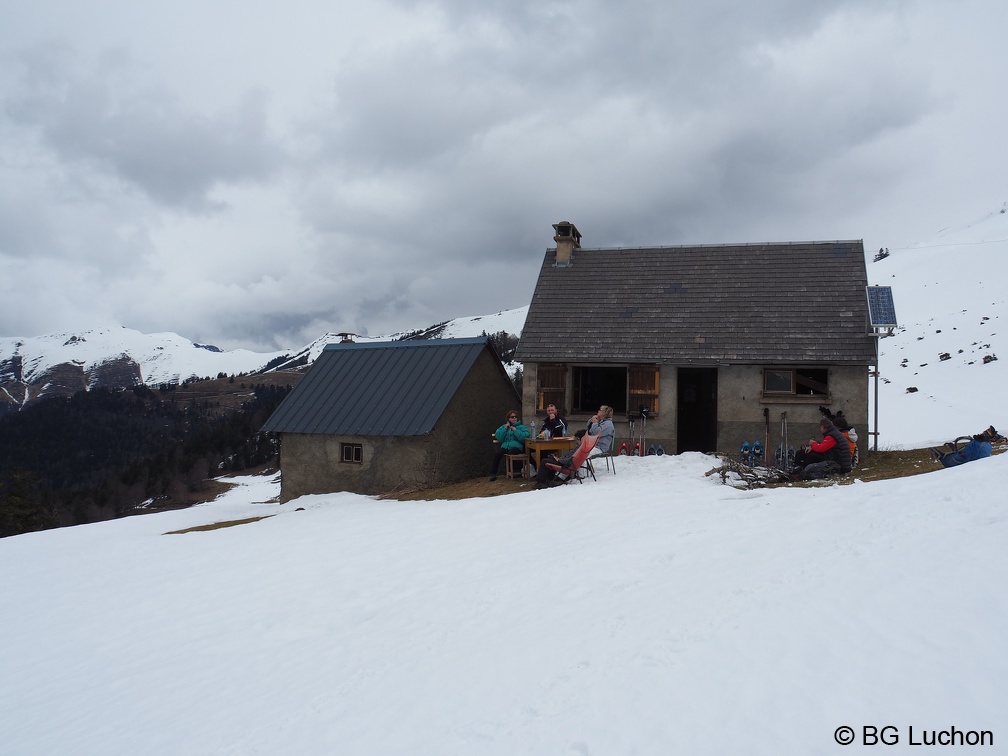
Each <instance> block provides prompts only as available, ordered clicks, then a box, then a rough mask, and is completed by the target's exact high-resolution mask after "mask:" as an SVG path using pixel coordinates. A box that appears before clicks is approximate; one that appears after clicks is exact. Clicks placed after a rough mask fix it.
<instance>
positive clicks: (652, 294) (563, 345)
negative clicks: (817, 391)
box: [516, 241, 876, 365]
mask: <svg viewBox="0 0 1008 756" xmlns="http://www.w3.org/2000/svg"><path fill="white" fill-rule="evenodd" d="M555 261H556V249H555V248H554V249H548V250H546V256H545V258H544V260H543V265H542V269H541V271H540V273H539V279H538V281H537V283H536V288H535V292H534V293H533V295H532V302H531V304H530V305H529V311H528V316H527V318H526V321H525V326H524V328H523V330H522V334H521V341H520V342H519V344H518V350H517V354H516V359H518V360H519V361H530V362H553V361H556V362H577V361H583V362H596V363H607V362H623V363H625V362H652V363H672V364H680V365H685V364H723V363H749V364H751V363H763V364H774V363H785V364H792V363H804V364H809V363H817V364H823V365H829V364H864V365H870V364H874V363H875V359H876V355H875V340H874V339H873V338H872V336H871V335H870V334H869V329H868V308H867V303H866V299H865V294H864V292H865V286H866V285H867V272H866V266H865V258H864V245H863V244H862V242H860V241H826V242H783V243H770V242H768V243H761V244H734V245H699V246H682V247H650V248H626V249H624V248H618V249H613V248H609V249H590V248H579V249H575V250H574V254H573V258H572V261H571V264H570V265H569V266H566V267H557V266H556V264H555Z"/></svg>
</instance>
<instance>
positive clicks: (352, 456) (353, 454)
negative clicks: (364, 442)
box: [340, 444, 364, 465]
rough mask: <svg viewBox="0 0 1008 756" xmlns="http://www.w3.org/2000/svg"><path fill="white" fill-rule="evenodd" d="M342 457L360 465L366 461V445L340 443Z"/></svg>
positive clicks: (346, 460) (345, 460)
mask: <svg viewBox="0 0 1008 756" xmlns="http://www.w3.org/2000/svg"><path fill="white" fill-rule="evenodd" d="M340 459H342V460H343V461H344V462H351V463H354V464H358V465H359V464H360V463H361V462H363V461H364V447H363V446H361V445H360V444H340Z"/></svg>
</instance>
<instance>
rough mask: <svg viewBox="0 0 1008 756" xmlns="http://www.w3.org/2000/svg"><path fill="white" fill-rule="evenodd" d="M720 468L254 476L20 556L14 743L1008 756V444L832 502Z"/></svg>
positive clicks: (72, 532)
mask: <svg viewBox="0 0 1008 756" xmlns="http://www.w3.org/2000/svg"><path fill="white" fill-rule="evenodd" d="M713 464H714V460H713V459H712V458H710V457H705V456H703V455H700V454H685V455H682V456H675V457H674V456H670V455H666V456H664V457H645V458H641V459H637V458H627V459H621V460H620V461H619V469H618V471H617V474H616V475H615V476H613V475H611V474H607V473H604V472H603V473H600V475H599V481H598V483H588V484H585V485H575V484H571V485H568V486H566V487H563V488H558V489H548V490H544V491H530V492H525V493H518V494H513V495H507V496H503V497H497V498H491V499H471V500H466V501H434V502H408V503H404V502H394V501H377V500H373V499H370V498H366V497H362V496H357V495H352V494H336V495H329V496H311V497H305V498H302V499H298V500H296V501H294V502H290V503H287V504H284V505H279V504H276V503H273V502H271V501H270V499H271V498H272V497H273V496H274V495H275V494H276V493H277V492H278V482H277V480H276V479H275V478H273V479H270V478H243V479H240V481H239V482H240V483H241V485H240V486H239V487H237V488H235V489H233V490H232V491H231V492H230V493H228V494H226V495H225V496H223V497H221V498H220V499H219V500H218V501H216V502H214V503H211V504H206V505H202V506H197V507H194V508H192V509H189V510H185V511H179V512H170V513H164V514H156V515H146V516H140V517H133V518H129V519H125V520H118V521H113V522H105V523H101V524H96V525H87V526H82V527H76V528H66V529H62V530H55V531H49V532H44V533H34V534H28V535H24V536H17V537H13V538H7V539H4V540H3V541H0V570H2V573H3V574H4V575H5V576H6V579H5V580H4V581H3V585H2V587H0V604H2V606H3V608H4V622H3V623H0V670H2V676H0V733H2V734H0V741H2V743H3V748H2V750H3V753H5V754H17V755H26V754H95V755H96V756H97V755H99V754H100V755H101V756H108V755H109V754H139V753H142V754H145V755H147V756H154V755H156V754H165V755H166V756H169V755H170V756H175V755H176V754H253V753H255V754H285V755H286V754H327V755H328V754H362V755H363V754H368V755H373V754H508V755H511V754H670V753H682V754H742V753H744V754H774V755H775V756H776V755H779V754H809V753H832V752H834V750H835V749H839V748H840V746H838V745H836V743H835V741H834V735H835V732H836V731H837V728H839V727H842V726H847V727H851V728H853V731H854V734H855V744H856V745H858V746H859V748H858V749H857V750H859V751H860V746H861V744H862V742H863V738H864V736H865V730H864V728H865V727H878V728H882V727H884V726H891V727H894V728H896V730H895V731H894V730H888V731H886V736H887V737H890V738H891V736H892V734H893V732H895V733H896V734H898V736H899V737H900V744H901V745H907V744H908V739H909V736H910V730H909V728H911V727H912V728H913V732H914V733H915V735H914V737H915V738H917V739H920V738H922V737H927V735H925V734H923V733H924V732H925V731H931V732H934V731H940V730H949V728H951V727H955V728H958V730H960V731H963V732H969V731H974V732H977V733H980V732H982V731H989V732H991V733H993V736H994V737H995V738H996V740H995V744H996V747H995V748H989V749H987V750H986V751H985V752H987V753H996V752H1004V750H1003V749H1004V747H1005V746H1004V745H1003V744H1004V743H1005V742H1008V741H1006V739H1008V715H1006V713H1005V712H1006V711H1008V707H1006V697H1005V680H1006V679H1008V653H1006V650H1005V649H1006V645H1005V642H1004V632H1005V628H1006V627H1008V590H1006V588H1008V586H1006V577H1005V576H1006V575H1008V553H1006V550H1005V543H1006V541H1008V513H1006V511H1005V509H1004V504H1003V495H1002V494H1003V490H1004V488H1003V481H1004V479H1005V477H1006V475H1008V455H1004V456H996V457H994V458H991V459H989V460H984V461H981V462H976V463H973V464H969V465H965V466H963V467H960V468H956V469H951V470H940V471H936V472H934V473H930V474H927V475H921V476H917V477H913V478H906V479H902V480H893V481H886V482H878V483H870V484H867V483H856V484H854V485H849V486H826V487H820V488H816V489H812V490H809V489H777V490H762V491H740V490H736V489H734V488H730V487H728V486H724V485H721V484H720V482H719V479H718V477H717V476H711V477H706V476H705V475H704V473H705V472H706V471H708V470H709V469H710V468H711V467H712V466H713ZM256 516H267V519H263V520H260V521H257V522H253V523H250V524H244V525H238V526H235V527H230V528H225V529H218V530H212V531H206V532H190V533H185V534H175V535H169V534H167V533H168V531H173V530H180V529H183V528H188V527H192V526H196V525H201V524H206V523H212V522H217V521H223V520H232V519H238V518H246V517H256ZM869 732H870V731H869ZM840 737H841V738H842V737H844V733H842V732H841V733H840ZM889 750H891V749H889ZM889 750H887V751H886V752H889ZM896 750H897V751H898V750H899V749H898V748H897V749H896Z"/></svg>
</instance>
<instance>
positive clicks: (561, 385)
mask: <svg viewBox="0 0 1008 756" xmlns="http://www.w3.org/2000/svg"><path fill="white" fill-rule="evenodd" d="M537 375H538V379H539V386H538V387H537V389H536V412H545V411H546V407H547V406H548V405H550V404H555V405H556V406H557V408H558V409H559V410H560V412H561V414H562V413H564V412H565V411H566V401H565V400H566V398H567V390H566V384H567V367H566V366H565V365H540V366H539V370H538V373H537Z"/></svg>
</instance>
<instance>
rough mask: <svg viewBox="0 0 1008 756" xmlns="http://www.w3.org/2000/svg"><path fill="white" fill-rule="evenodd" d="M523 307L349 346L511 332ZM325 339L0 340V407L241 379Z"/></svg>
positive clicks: (125, 332) (96, 333) (64, 336)
mask: <svg viewBox="0 0 1008 756" xmlns="http://www.w3.org/2000/svg"><path fill="white" fill-rule="evenodd" d="M527 312H528V306H525V307H520V308H518V309H515V310H508V311H505V312H500V313H497V314H496V315H480V316H475V317H466V318H459V319H457V320H452V321H449V322H447V323H441V324H439V325H436V326H431V327H429V328H427V329H425V330H423V331H416V332H410V333H409V334H405V333H403V334H391V335H389V336H380V337H376V338H366V337H359V336H354V337H353V338H354V340H355V341H387V340H390V339H398V338H403V337H405V336H409V337H411V338H459V337H467V336H479V335H480V334H481V333H482V332H483V331H486V332H487V333H495V332H497V331H501V330H506V331H507V332H508V333H513V334H518V333H520V332H521V328H522V326H523V325H524V323H525V314H526V313H527ZM341 338H342V336H341V335H340V334H334V333H327V334H324V335H323V336H320V337H319V338H318V339H315V340H314V341H313V342H311V343H310V344H308V345H306V346H305V347H303V348H301V349H299V350H296V351H290V352H252V351H248V350H245V349H238V350H234V351H229V352H224V351H221V350H220V349H218V348H217V347H214V346H211V345H207V344H197V343H194V342H192V341H189V340H188V339H186V338H183V337H182V336H179V335H178V334H175V333H155V334H144V333H140V332H139V331H134V330H131V329H129V328H101V329H94V330H86V331H76V332H66V333H54V334H49V335H46V336H36V337H32V338H17V337H0V404H4V403H6V404H9V405H10V404H12V405H16V406H24V405H25V404H27V403H28V402H30V401H33V400H36V399H39V398H42V397H45V396H59V395H69V394H73V393H74V392H76V391H80V390H82V389H92V388H95V387H97V386H119V387H129V386H137V385H140V384H146V385H148V386H156V385H160V384H162V383H181V382H182V381H185V380H186V379H188V378H193V377H197V378H200V377H213V376H217V375H220V374H221V373H223V374H225V375H242V374H246V373H256V372H261V371H264V370H267V369H283V368H291V367H298V366H304V365H310V364H311V363H312V362H314V360H315V359H316V358H317V357H318V356H319V354H320V353H321V352H322V350H323V349H324V348H325V345H326V344H331V343H334V342H338V341H340V339H341Z"/></svg>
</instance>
